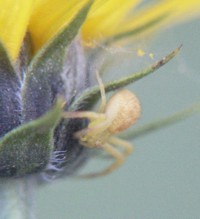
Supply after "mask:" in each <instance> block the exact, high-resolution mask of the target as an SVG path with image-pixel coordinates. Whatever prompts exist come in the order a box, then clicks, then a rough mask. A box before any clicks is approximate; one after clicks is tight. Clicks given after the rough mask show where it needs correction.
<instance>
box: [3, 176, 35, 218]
mask: <svg viewBox="0 0 200 219" xmlns="http://www.w3.org/2000/svg"><path fill="white" fill-rule="evenodd" d="M35 185H36V184H35V182H34V181H33V179H32V178H28V177H26V178H22V179H12V178H10V179H0V218H1V219H35V217H34V211H33V199H34V197H33V193H34V189H35Z"/></svg>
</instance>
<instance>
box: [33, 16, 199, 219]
mask: <svg viewBox="0 0 200 219" xmlns="http://www.w3.org/2000/svg"><path fill="white" fill-rule="evenodd" d="M199 36H200V22H199V20H194V21H191V22H187V23H184V24H181V25H179V26H176V27H172V28H170V29H167V30H165V31H163V32H161V33H157V34H156V35H155V36H153V37H151V38H150V39H146V40H145V41H141V42H136V43H133V45H131V46H129V48H127V49H125V50H123V51H122V50H120V49H118V50H115V51H114V53H115V54H114V55H115V57H116V60H117V61H116V63H115V67H116V68H113V69H112V70H111V71H108V72H107V73H106V74H105V75H104V81H106V80H107V81H108V80H112V79H116V78H119V77H120V76H122V75H127V74H130V73H132V72H135V71H136V70H139V69H143V67H145V66H148V65H149V64H150V63H152V62H155V60H158V59H159V58H162V57H163V56H164V55H166V54H168V53H169V52H170V51H172V50H173V49H174V48H176V47H178V46H179V45H180V44H183V48H182V49H181V51H180V53H179V54H178V55H177V56H176V57H175V58H174V59H173V60H172V61H171V62H170V63H168V64H167V65H165V66H164V67H162V68H161V69H159V70H158V71H157V72H156V73H154V74H152V75H150V76H148V77H145V78H143V79H141V80H140V81H138V82H136V83H134V84H133V85H131V86H129V87H128V88H129V89H131V90H133V91H134V92H135V93H136V94H137V96H138V97H139V98H140V100H141V104H142V109H143V112H142V118H141V119H140V120H139V122H138V123H137V125H142V124H145V123H148V122H151V121H154V120H155V119H159V118H163V117H166V116H168V115H170V114H172V113H175V112H177V111H180V110H182V109H184V108H186V107H188V106H190V105H192V104H193V103H195V102H200V92H199V88H200V43H199ZM138 48H141V49H143V50H144V51H145V52H146V54H149V53H153V54H154V56H155V58H154V59H155V60H152V59H151V58H149V56H148V55H146V56H143V57H137V54H136V51H137V49H138ZM130 51H131V52H130ZM108 53H109V52H108ZM110 53H111V52H110ZM111 55H113V54H111ZM119 60H120V61H119ZM117 63H118V64H117ZM119 63H120V64H119ZM137 125H136V126H135V127H136V128H137ZM132 142H133V144H134V146H135V151H134V153H133V154H132V155H131V156H130V157H128V159H127V161H126V162H125V164H124V165H123V166H122V167H121V168H119V169H118V170H117V171H115V172H113V174H111V175H108V176H106V177H102V178H97V179H93V180H75V179H73V178H66V179H64V180H60V181H59V180H58V181H56V182H53V183H52V184H49V185H47V186H44V187H42V188H40V189H39V191H38V193H37V194H36V196H37V203H36V204H37V209H38V215H39V219H47V218H48V219H55V218H56V219H79V218H80V219H124V218H126V219H156V218H159V219H169V218H170V219H179V218H181V219H197V218H200V114H199V115H195V116H193V117H191V118H189V119H187V120H184V121H182V122H179V123H177V124H175V125H172V126H169V127H167V128H163V129H161V130H159V131H156V132H153V133H151V134H148V135H145V136H143V137H141V138H137V139H133V140H132ZM104 165H105V166H106V165H108V163H107V162H106V161H105V160H100V159H98V158H96V159H93V160H91V161H90V162H89V163H88V164H87V167H86V169H85V170H84V171H85V172H88V171H92V170H93V171H95V170H98V169H101V168H103V166H104Z"/></svg>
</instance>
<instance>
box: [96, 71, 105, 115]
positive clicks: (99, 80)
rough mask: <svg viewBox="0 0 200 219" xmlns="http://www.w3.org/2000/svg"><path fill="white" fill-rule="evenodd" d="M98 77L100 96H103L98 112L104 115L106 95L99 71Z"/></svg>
mask: <svg viewBox="0 0 200 219" xmlns="http://www.w3.org/2000/svg"><path fill="white" fill-rule="evenodd" d="M96 77H97V81H98V83H99V89H100V94H101V104H100V106H99V109H98V112H99V113H103V112H104V110H105V107H106V93H105V88H104V84H103V81H102V79H101V77H100V75H99V72H98V71H96Z"/></svg>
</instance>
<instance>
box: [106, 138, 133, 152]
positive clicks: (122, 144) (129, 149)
mask: <svg viewBox="0 0 200 219" xmlns="http://www.w3.org/2000/svg"><path fill="white" fill-rule="evenodd" d="M109 142H110V143H111V144H114V145H118V146H120V147H122V148H123V149H124V155H125V156H128V155H129V154H131V153H132V152H133V145H131V144H130V143H129V142H127V141H125V140H122V139H121V138H117V137H110V138H109Z"/></svg>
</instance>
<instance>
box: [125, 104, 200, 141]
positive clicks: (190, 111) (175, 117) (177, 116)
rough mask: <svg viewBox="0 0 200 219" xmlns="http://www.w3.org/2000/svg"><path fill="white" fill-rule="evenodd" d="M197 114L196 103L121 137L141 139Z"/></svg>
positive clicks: (199, 110) (198, 106)
mask: <svg viewBox="0 0 200 219" xmlns="http://www.w3.org/2000/svg"><path fill="white" fill-rule="evenodd" d="M199 112H200V103H197V104H194V105H192V106H191V107H188V108H186V109H184V110H182V111H179V112H177V113H174V114H172V115H170V116H168V117H166V118H163V119H158V120H155V121H153V122H150V123H148V124H145V125H143V126H140V127H138V128H137V129H135V130H129V131H127V132H126V133H124V134H122V136H123V137H124V138H129V139H135V138H138V137H142V136H145V135H147V134H149V133H151V132H154V131H156V130H158V129H161V128H164V127H166V126H169V125H172V124H175V123H177V122H180V121H182V120H184V119H186V118H189V117H190V116H192V115H194V114H195V113H199Z"/></svg>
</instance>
